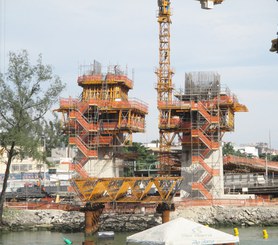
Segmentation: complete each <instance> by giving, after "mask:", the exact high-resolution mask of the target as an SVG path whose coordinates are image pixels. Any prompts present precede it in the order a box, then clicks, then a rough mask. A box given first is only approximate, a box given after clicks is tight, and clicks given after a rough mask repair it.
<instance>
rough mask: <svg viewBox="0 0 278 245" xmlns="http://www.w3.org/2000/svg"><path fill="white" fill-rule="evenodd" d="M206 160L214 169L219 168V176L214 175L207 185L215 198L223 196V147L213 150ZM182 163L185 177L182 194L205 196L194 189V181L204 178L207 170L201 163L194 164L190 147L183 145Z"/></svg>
mask: <svg viewBox="0 0 278 245" xmlns="http://www.w3.org/2000/svg"><path fill="white" fill-rule="evenodd" d="M205 162H206V163H207V165H208V166H210V167H211V168H212V169H214V170H219V176H214V177H213V178H212V179H211V180H210V182H209V183H208V184H207V185H206V187H207V188H208V189H209V190H210V193H211V194H212V196H213V198H221V197H222V196H223V195H224V183H223V156H222V148H219V149H218V150H216V151H213V152H212V153H211V154H210V156H209V157H208V158H206V159H205ZM181 164H182V165H181V167H182V168H181V176H182V177H183V178H184V180H183V182H182V185H181V190H182V191H181V195H183V196H184V197H191V198H203V196H202V194H200V193H199V192H198V191H194V190H192V183H194V182H198V181H199V180H200V179H202V176H204V174H205V171H204V169H203V167H202V166H201V165H200V164H192V162H191V148H190V147H183V150H182V163H181Z"/></svg>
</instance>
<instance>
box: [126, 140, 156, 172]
mask: <svg viewBox="0 0 278 245" xmlns="http://www.w3.org/2000/svg"><path fill="white" fill-rule="evenodd" d="M123 151H124V152H127V153H130V152H133V153H135V154H136V166H137V168H138V169H148V168H149V166H150V164H152V163H155V162H156V161H157V156H156V155H154V154H153V153H152V152H151V150H150V149H148V148H147V147H145V146H144V145H143V144H142V143H138V142H133V143H132V145H131V146H128V147H125V148H124V150H123Z"/></svg>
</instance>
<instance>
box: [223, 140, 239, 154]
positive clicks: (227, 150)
mask: <svg viewBox="0 0 278 245" xmlns="http://www.w3.org/2000/svg"><path fill="white" fill-rule="evenodd" d="M222 152H223V155H224V156H226V155H235V152H236V151H235V149H234V146H233V144H232V143H231V142H227V143H224V145H223V148H222Z"/></svg>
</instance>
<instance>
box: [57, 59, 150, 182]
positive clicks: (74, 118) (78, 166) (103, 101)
mask: <svg viewBox="0 0 278 245" xmlns="http://www.w3.org/2000/svg"><path fill="white" fill-rule="evenodd" d="M102 69H103V68H102V66H101V64H100V63H98V62H96V61H95V62H94V63H93V64H92V65H89V66H84V67H82V71H81V75H80V76H79V77H78V85H79V86H81V87H82V88H83V91H82V94H81V98H78V99H73V98H66V99H60V108H59V109H58V111H59V112H61V113H62V114H63V121H64V129H65V132H66V133H67V134H68V135H69V144H70V145H72V146H75V148H76V149H77V154H76V157H75V162H74V164H73V167H74V169H75V170H76V171H77V172H78V173H79V175H81V176H82V177H84V178H86V177H88V176H98V177H117V176H119V169H118V167H117V163H116V160H115V157H114V153H115V151H117V149H118V148H119V147H121V146H125V145H128V144H131V143H132V134H133V133H140V132H144V130H145V116H146V114H147V113H148V106H147V104H146V103H144V102H143V101H140V100H138V99H134V98H129V97H128V92H129V90H130V89H132V88H133V81H132V80H131V79H130V78H129V77H128V76H127V74H126V73H125V72H123V71H122V70H121V69H120V67H119V66H117V65H116V66H109V67H107V71H106V72H103V71H102Z"/></svg>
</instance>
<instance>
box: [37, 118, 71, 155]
mask: <svg viewBox="0 0 278 245" xmlns="http://www.w3.org/2000/svg"><path fill="white" fill-rule="evenodd" d="M42 145H43V147H44V148H45V156H46V157H50V156H51V150H52V149H54V148H57V147H63V146H67V145H68V136H67V135H66V134H64V129H63V127H62V124H61V121H60V120H59V118H58V115H57V113H53V119H51V120H47V121H44V123H43V132H42Z"/></svg>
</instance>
